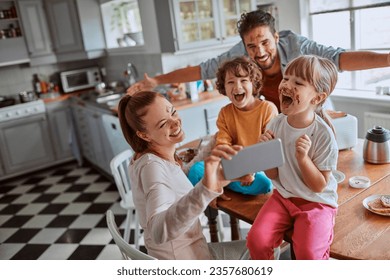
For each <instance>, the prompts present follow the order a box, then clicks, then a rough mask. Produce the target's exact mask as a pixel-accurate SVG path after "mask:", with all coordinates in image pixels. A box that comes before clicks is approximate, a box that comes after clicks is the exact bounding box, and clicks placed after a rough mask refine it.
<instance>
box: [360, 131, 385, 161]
mask: <svg viewBox="0 0 390 280" xmlns="http://www.w3.org/2000/svg"><path fill="white" fill-rule="evenodd" d="M363 158H364V160H365V161H367V162H369V163H375V164H382V163H389V162H390V131H389V130H388V129H385V128H383V127H381V126H374V127H373V128H372V129H369V130H368V131H367V134H366V139H365V140H364V145H363Z"/></svg>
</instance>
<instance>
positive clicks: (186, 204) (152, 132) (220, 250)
mask: <svg viewBox="0 0 390 280" xmlns="http://www.w3.org/2000/svg"><path fill="white" fill-rule="evenodd" d="M119 120H120V123H121V128H122V131H123V134H124V136H125V138H126V141H127V142H128V143H129V144H130V146H131V147H132V149H133V150H134V152H135V154H134V156H133V158H132V161H131V163H130V166H129V173H130V181H131V186H132V192H133V199H134V204H135V206H136V208H137V211H138V214H139V218H140V224H141V227H142V228H143V229H144V237H145V246H146V248H147V250H148V254H149V255H151V256H153V257H155V258H157V259H214V258H216V259H239V258H240V256H241V254H242V253H244V251H245V249H246V247H245V242H243V241H238V242H223V243H213V244H208V243H207V242H206V239H205V237H204V236H203V233H202V227H201V225H200V222H199V216H200V215H201V214H202V213H203V211H204V210H205V208H206V207H207V205H208V204H209V203H210V201H212V200H213V199H215V198H216V197H218V196H219V195H220V194H221V193H222V191H223V187H224V186H225V185H226V184H228V183H229V181H225V180H224V178H223V175H222V171H221V167H220V161H221V158H227V159H228V158H230V157H231V156H233V155H234V154H236V153H237V151H238V150H240V148H241V147H239V146H233V147H231V146H226V145H225V146H218V147H216V148H214V149H213V150H212V151H211V154H210V155H209V156H208V157H207V158H206V159H205V175H204V177H203V178H202V180H201V181H200V182H199V183H198V184H197V185H196V186H195V187H192V185H191V183H190V181H188V179H187V177H186V175H185V174H184V173H183V171H182V169H181V164H180V160H179V159H178V157H177V156H176V154H175V150H176V144H178V143H180V142H182V141H183V139H184V132H183V130H182V126H181V119H180V117H179V116H178V114H177V112H176V110H175V108H174V107H173V106H172V104H171V103H169V102H168V100H166V99H165V98H164V97H163V96H162V95H160V94H158V93H156V92H137V93H135V94H134V95H133V96H129V95H127V96H125V97H123V98H122V99H121V101H120V103H119Z"/></svg>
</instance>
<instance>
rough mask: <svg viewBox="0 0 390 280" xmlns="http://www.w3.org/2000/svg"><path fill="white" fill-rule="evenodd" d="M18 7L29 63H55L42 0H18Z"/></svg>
mask: <svg viewBox="0 0 390 280" xmlns="http://www.w3.org/2000/svg"><path fill="white" fill-rule="evenodd" d="M18 7H19V12H20V17H21V19H22V25H23V31H24V37H25V38H26V43H27V48H28V54H29V56H30V63H31V65H39V64H49V63H55V62H56V56H55V54H54V52H53V50H52V43H51V37H50V34H49V29H48V26H47V20H46V14H45V12H44V9H43V2H42V0H19V1H18Z"/></svg>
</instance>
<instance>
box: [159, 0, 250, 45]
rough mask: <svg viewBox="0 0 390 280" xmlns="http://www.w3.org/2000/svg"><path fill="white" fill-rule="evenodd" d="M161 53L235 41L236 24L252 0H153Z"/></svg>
mask: <svg viewBox="0 0 390 280" xmlns="http://www.w3.org/2000/svg"><path fill="white" fill-rule="evenodd" d="M154 3H155V7H156V11H158V12H156V17H157V22H158V30H159V36H160V44H161V49H162V52H175V51H178V50H187V49H193V48H200V47H206V46H213V45H221V44H227V43H233V42H237V38H238V34H237V33H236V23H237V20H238V19H239V17H240V15H241V13H242V12H244V11H251V10H254V9H256V1H255V0H202V1H197V0H193V1H189V0H155V1H154Z"/></svg>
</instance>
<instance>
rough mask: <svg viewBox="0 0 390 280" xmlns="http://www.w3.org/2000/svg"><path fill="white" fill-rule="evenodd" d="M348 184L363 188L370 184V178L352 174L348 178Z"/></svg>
mask: <svg viewBox="0 0 390 280" xmlns="http://www.w3.org/2000/svg"><path fill="white" fill-rule="evenodd" d="M348 183H349V186H350V187H352V188H356V189H365V188H368V187H369V186H371V181H370V178H368V177H365V176H353V177H351V178H349V181H348Z"/></svg>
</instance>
